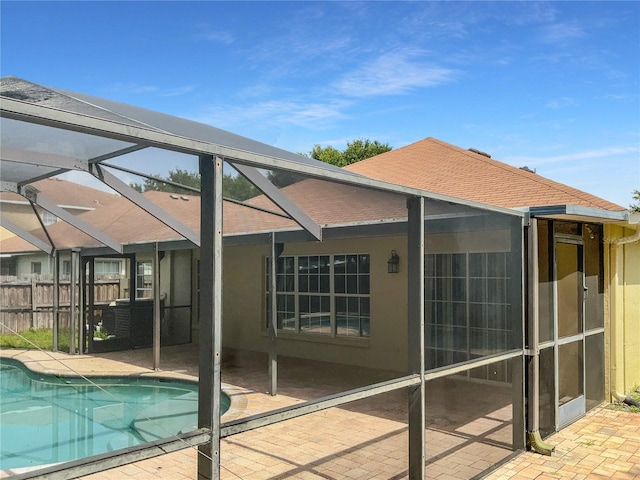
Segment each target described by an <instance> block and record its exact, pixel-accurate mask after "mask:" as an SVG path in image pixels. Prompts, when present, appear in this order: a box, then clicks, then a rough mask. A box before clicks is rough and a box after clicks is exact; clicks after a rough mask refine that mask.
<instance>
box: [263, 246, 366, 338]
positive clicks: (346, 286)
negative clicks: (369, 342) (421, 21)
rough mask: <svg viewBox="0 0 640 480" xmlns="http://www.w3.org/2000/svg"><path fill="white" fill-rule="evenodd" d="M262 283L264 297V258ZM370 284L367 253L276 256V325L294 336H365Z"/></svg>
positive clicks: (267, 287) (267, 276)
mask: <svg viewBox="0 0 640 480" xmlns="http://www.w3.org/2000/svg"><path fill="white" fill-rule="evenodd" d="M265 284H266V292H267V299H268V298H269V291H268V290H269V259H268V258H267V268H266V283H265ZM369 284H370V279H369V255H368V254H349V255H304V256H283V257H280V258H278V261H277V271H276V290H277V297H276V309H277V312H276V322H277V323H276V325H277V327H278V329H279V330H281V331H285V332H292V333H303V334H321V335H330V336H339V337H369V335H370V312H369V301H370V290H369ZM266 303H267V306H268V305H269V302H268V301H267V302H266ZM267 308H268V307H267ZM267 318H269V312H268V311H267Z"/></svg>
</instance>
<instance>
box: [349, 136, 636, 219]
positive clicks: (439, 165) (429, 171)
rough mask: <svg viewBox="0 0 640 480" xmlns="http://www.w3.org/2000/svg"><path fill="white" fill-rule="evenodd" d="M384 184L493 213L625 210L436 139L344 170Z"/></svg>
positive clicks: (399, 149)
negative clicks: (555, 208)
mask: <svg viewBox="0 0 640 480" xmlns="http://www.w3.org/2000/svg"><path fill="white" fill-rule="evenodd" d="M345 168H346V169H347V170H350V171H352V172H356V173H360V174H362V175H366V176H368V177H371V178H375V179H378V180H383V181H386V182H391V183H396V184H400V185H405V186H407V187H414V188H419V189H422V190H427V191H430V192H433V193H438V194H442V195H449V196H452V197H457V198H460V199H464V200H471V201H476V202H481V203H485V204H488V205H495V206H498V207H507V208H517V207H534V206H547V205H575V206H582V207H591V208H599V209H603V210H611V211H619V210H624V207H621V206H620V205H616V204H615V203H612V202H609V201H607V200H604V199H602V198H599V197H596V196H595V195H591V194H589V193H586V192H583V191H581V190H578V189H575V188H572V187H569V186H567V185H564V184H562V183H558V182H554V181H553V180H549V179H548V178H544V177H542V176H540V175H537V174H535V173H531V172H527V171H525V170H522V169H520V168H516V167H512V166H511V165H507V164H505V163H502V162H499V161H497V160H494V159H491V158H488V157H486V156H484V155H480V154H478V153H474V152H471V151H469V150H464V149H462V148H459V147H456V146H454V145H450V144H448V143H446V142H443V141H441V140H437V139H435V138H426V139H424V140H421V141H419V142H416V143H412V144H411V145H407V146H406V147H402V148H398V149H397V150H391V151H389V152H386V153H383V154H381V155H377V156H375V157H372V158H368V159H366V160H362V161H360V162H357V163H354V164H352V165H349V166H347V167H345Z"/></svg>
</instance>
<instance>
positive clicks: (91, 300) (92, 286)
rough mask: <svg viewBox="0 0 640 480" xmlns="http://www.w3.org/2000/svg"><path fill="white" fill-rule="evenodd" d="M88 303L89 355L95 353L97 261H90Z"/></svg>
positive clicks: (92, 258) (91, 259) (92, 259)
mask: <svg viewBox="0 0 640 480" xmlns="http://www.w3.org/2000/svg"><path fill="white" fill-rule="evenodd" d="M87 300H88V301H87V303H88V304H89V315H88V320H89V323H88V328H87V337H88V338H87V344H88V348H89V350H88V351H89V353H92V352H93V332H94V331H95V329H96V259H95V258H94V257H91V258H90V259H89V288H88V291H87Z"/></svg>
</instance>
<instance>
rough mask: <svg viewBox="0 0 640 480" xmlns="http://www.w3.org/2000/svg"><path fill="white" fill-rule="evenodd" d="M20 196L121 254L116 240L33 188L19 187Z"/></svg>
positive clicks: (119, 245) (120, 248) (120, 247)
mask: <svg viewBox="0 0 640 480" xmlns="http://www.w3.org/2000/svg"><path fill="white" fill-rule="evenodd" d="M19 190H20V192H19V193H20V195H22V196H23V197H25V198H26V199H27V200H29V201H30V202H32V203H35V204H36V205H39V206H40V207H42V208H44V209H45V210H46V211H48V212H51V213H52V214H54V215H55V216H56V217H58V218H61V219H62V220H64V221H65V222H67V223H68V224H70V225H71V226H73V227H74V228H77V229H78V230H80V231H81V232H84V233H86V234H87V235H89V236H90V237H92V238H95V239H96V240H98V241H99V242H100V243H102V244H104V245H106V246H107V247H109V248H111V249H112V250H115V251H116V252H118V253H122V245H121V244H120V242H118V241H117V240H115V239H113V238H112V237H110V236H109V235H107V234H106V233H104V232H102V231H100V230H98V229H97V228H96V227H94V226H93V225H91V224H90V223H88V222H85V221H84V220H82V219H81V218H79V217H77V216H76V215H73V214H71V213H69V212H67V211H66V210H65V209H64V208H60V207H59V206H57V205H56V204H55V203H54V202H52V201H51V200H49V199H48V198H47V197H45V196H44V195H43V194H42V193H40V192H38V191H36V189H35V188H33V187H28V186H27V187H20V189H19Z"/></svg>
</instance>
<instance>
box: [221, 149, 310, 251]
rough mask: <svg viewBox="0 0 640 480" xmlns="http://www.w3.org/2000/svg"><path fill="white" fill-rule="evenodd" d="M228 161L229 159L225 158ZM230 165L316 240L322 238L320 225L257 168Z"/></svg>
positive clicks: (232, 163)
mask: <svg viewBox="0 0 640 480" xmlns="http://www.w3.org/2000/svg"><path fill="white" fill-rule="evenodd" d="M227 161H229V160H227ZM229 163H230V164H231V166H232V167H233V168H235V169H236V170H237V171H238V172H240V174H241V175H242V176H243V177H245V178H246V179H247V180H249V181H250V182H251V183H253V184H254V185H255V186H256V187H257V188H258V189H259V190H260V191H261V192H262V193H264V194H265V195H266V196H267V197H268V198H269V199H270V200H271V201H272V202H273V203H275V204H276V205H278V206H279V207H280V208H281V209H282V210H284V211H285V212H287V213H288V214H289V215H290V216H291V219H292V220H293V221H295V222H296V223H297V224H298V225H300V226H301V227H302V228H304V229H305V230H306V231H307V232H309V233H310V234H311V235H313V236H314V237H315V238H316V239H317V240H322V227H321V226H320V225H318V224H317V223H316V222H315V221H314V220H313V219H312V218H311V217H310V216H309V215H307V214H306V213H305V212H304V211H303V210H302V209H301V208H299V207H298V206H297V205H296V204H295V203H294V202H293V201H291V199H290V198H289V197H287V196H286V195H285V194H284V193H282V191H281V190H279V189H278V188H277V187H276V186H275V185H274V184H273V183H271V182H270V181H269V179H267V177H265V176H264V175H262V174H261V173H260V172H259V171H258V169H257V168H255V167H249V166H247V165H241V164H239V163H234V162H231V161H229Z"/></svg>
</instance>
